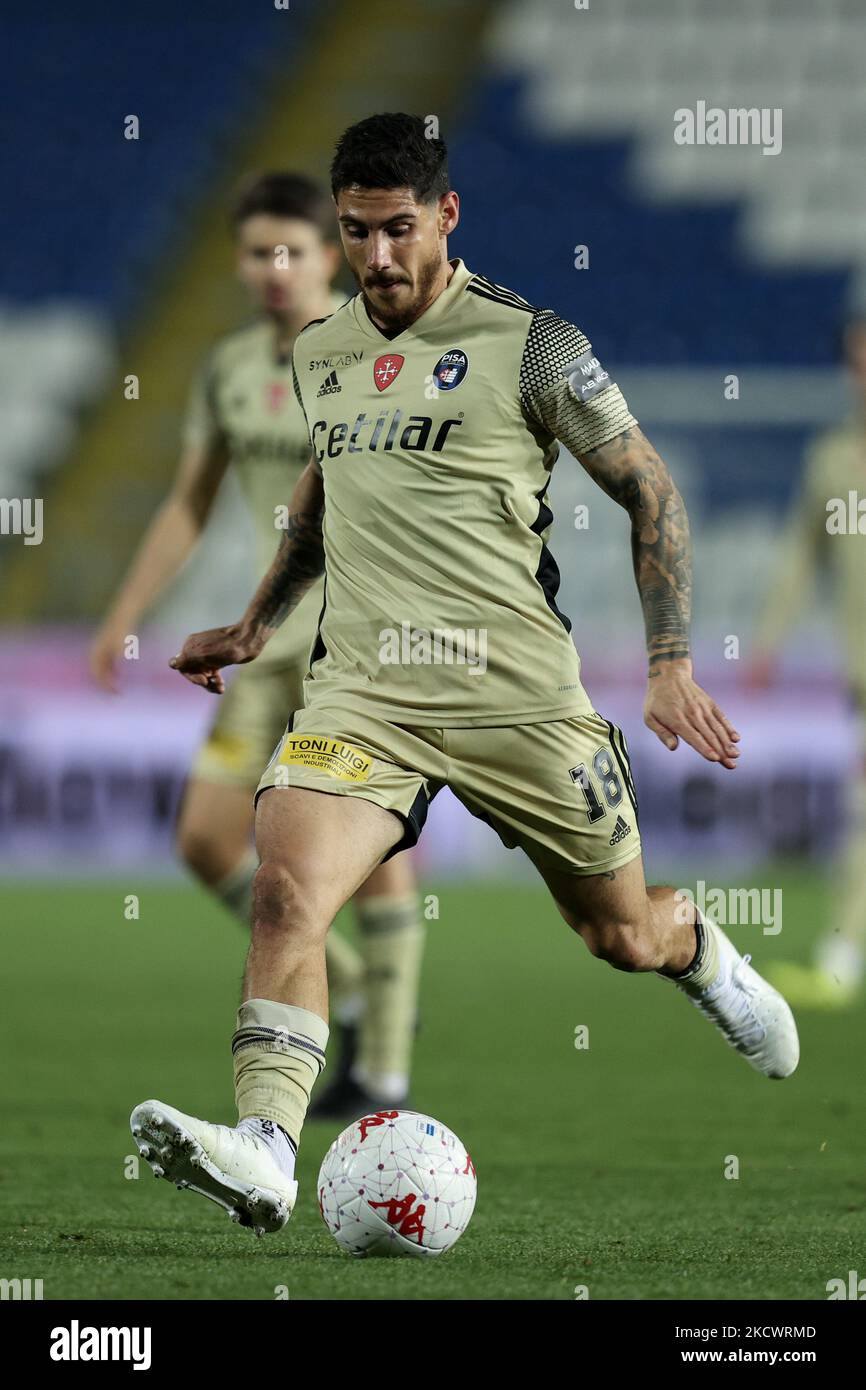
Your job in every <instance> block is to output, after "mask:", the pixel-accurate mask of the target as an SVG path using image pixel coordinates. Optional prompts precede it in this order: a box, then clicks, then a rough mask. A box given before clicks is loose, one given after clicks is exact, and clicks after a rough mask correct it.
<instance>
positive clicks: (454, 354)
mask: <svg viewBox="0 0 866 1390" xmlns="http://www.w3.org/2000/svg"><path fill="white" fill-rule="evenodd" d="M468 371H469V358H468V357H467V356H466V353H465V352H464V351H463V350H462V348H449V350H448V351H447V352H444V353H443V354H442V356H441V357H440V358H439V361H438V362H437V363H436V366H435V367H434V368H433V376H434V378H435V380H436V383H437V385H438V387H439V390H440V391H453V390H454V387H455V386H459V385H460V383H461V381H462V380H463V378H464V377H465V375H466V373H467V372H468Z"/></svg>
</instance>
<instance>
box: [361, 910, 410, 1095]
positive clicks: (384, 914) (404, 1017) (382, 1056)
mask: <svg viewBox="0 0 866 1390" xmlns="http://www.w3.org/2000/svg"><path fill="white" fill-rule="evenodd" d="M355 907H356V910H357V913H358V925H359V928H360V945H361V955H362V957H363V960H364V968H365V969H364V990H365V998H366V1004H365V1008H364V1013H363V1016H362V1018H361V1024H360V1034H359V1047H358V1062H357V1065H356V1067H355V1068H354V1073H353V1074H354V1075H355V1076H356V1079H357V1080H358V1081H360V1082H361V1084H362V1085H364V1086H366V1087H368V1088H369V1089H370V1090H372V1091H374V1092H375V1093H377V1094H378V1095H380V1096H381V1097H382V1098H383V1099H386V1100H387V1099H389V1098H390V1097H391V1096H392V1095H393V1097H394V1099H399V1098H400V1096H401V1095H402V1094H403V1093H404V1092H405V1091H406V1089H407V1088H408V1084H409V1067H410V1060H411V1055H412V1043H413V1040H414V1036H415V1025H416V1019H417V1013H418V982H419V977H420V973H421V957H422V954H423V951H424V937H425V932H424V925H423V922H422V920H421V914H420V909H419V903H418V897H417V895H416V894H414V893H412V894H409V895H407V896H401V897H391V896H385V895H382V896H380V897H376V898H363V899H360V900H359V901H358V902H356V904H355Z"/></svg>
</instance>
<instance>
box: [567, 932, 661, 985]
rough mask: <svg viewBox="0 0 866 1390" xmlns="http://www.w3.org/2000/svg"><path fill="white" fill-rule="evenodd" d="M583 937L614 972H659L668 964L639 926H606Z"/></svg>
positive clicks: (648, 935) (647, 933) (593, 951)
mask: <svg viewBox="0 0 866 1390" xmlns="http://www.w3.org/2000/svg"><path fill="white" fill-rule="evenodd" d="M581 936H582V937H583V939H584V941H585V942H586V944H587V946H588V947H589V949H590V951H591V952H592V954H593V955H594V956H598V958H599V959H600V960H604V961H607V963H608V965H612V966H613V968H614V970H626V971H630V972H636V971H642V970H657V969H658V968H659V966H660V965H663V964H664V961H663V960H658V959H657V956H658V950H657V948H656V943H655V942H654V941H653V939H652V936H651V934H650V933H649V932H648V931H646V930H645V929H644V928H643V926H642V925H640V924H638V923H635V922H620V921H618V920H615V921H613V922H605V923H604V924H603V925H598V924H596V925H594V926H593V927H587V928H584V929H583V930H582V931H581Z"/></svg>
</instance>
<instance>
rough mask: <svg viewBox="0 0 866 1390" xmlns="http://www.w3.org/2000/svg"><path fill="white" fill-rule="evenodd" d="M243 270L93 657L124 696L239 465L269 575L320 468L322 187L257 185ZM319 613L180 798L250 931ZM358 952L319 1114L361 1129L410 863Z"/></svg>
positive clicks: (405, 1019) (336, 964)
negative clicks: (303, 389)
mask: <svg viewBox="0 0 866 1390" xmlns="http://www.w3.org/2000/svg"><path fill="white" fill-rule="evenodd" d="M232 227H233V231H234V237H235V250H236V271H237V275H238V277H239V279H240V280H241V282H242V284H243V285H244V287H245V288H246V290H247V291H248V293H249V296H250V299H251V301H252V303H253V305H254V307H255V309H256V311H257V315H256V318H255V319H254V320H253V322H251V323H249V324H247V325H245V326H243V327H241V328H239V329H238V330H237V331H235V332H232V333H229V334H228V335H227V336H225V337H224V338H222V339H221V340H220V341H219V342H217V344H216V345H215V346H214V348H213V349H212V351H211V353H210V355H209V357H208V359H207V361H206V362H205V364H204V366H203V368H202V369H201V371H200V372H199V374H198V377H197V380H196V382H195V384H194V387H193V390H192V394H191V398H190V401H189V405H188V409H187V414H186V420H185V424H184V428H183V449H182V453H181V458H180V463H179V465H178V469H177V474H176V477H175V479H174V483H173V486H172V488H171V491H170V492H169V494H168V496H167V497H166V499H165V501H164V502H163V504H162V506H161V507H160V508H159V510H158V511H157V513H156V515H155V516H154V518H153V520H152V521H151V523H150V525H149V527H148V529H147V531H146V533H145V535H144V538H143V540H142V541H141V544H140V546H139V549H138V552H137V554H136V556H135V558H134V560H133V562H132V564H131V565H130V567H129V570H128V572H127V574H126V576H125V577H124V579H123V581H122V583H121V584H120V587H119V589H118V592H117V594H116V596H115V598H114V601H113V603H112V605H111V607H110V609H109V612H108V614H107V616H106V617H105V619H104V621H103V623H102V626H101V627H100V629H99V631H98V633H97V635H96V637H95V639H94V641H93V644H92V646H91V651H90V665H91V671H92V674H93V676H94V678H95V679H96V681H97V682H98V683H99V684H100V685H101V686H102V687H103V688H104V689H106V690H110V691H114V692H117V690H118V688H119V687H118V681H117V662H118V660H119V659H120V656H121V654H122V650H123V643H124V639H125V637H126V636H127V634H130V633H134V632H136V631H137V630H138V625H139V623H140V620H141V619H142V617H143V616H144V615H145V613H146V612H147V611H148V609H149V608H150V607H151V605H152V604H153V603H154V602H155V600H156V599H157V598H159V597H160V595H161V594H162V593H163V592H164V590H165V589H166V588H167V586H168V585H169V584H170V583H171V582H172V580H173V579H174V578H175V576H176V575H177V574H178V572H179V571H180V570H181V568H182V566H183V565H184V563H185V562H186V561H187V560H188V559H189V557H190V555H191V553H192V552H193V550H194V549H195V547H196V545H197V543H198V541H199V539H200V538H201V535H202V532H203V531H204V528H205V526H206V525H207V522H208V518H209V516H210V515H211V511H212V507H213V504H214V501H215V499H216V496H217V492H218V490H219V487H220V483H221V482H222V479H223V476H224V474H225V472H226V469H227V467H228V465H229V464H232V465H233V466H234V468H235V470H236V473H237V476H238V478H239V481H240V484H241V487H242V489H243V493H244V496H245V499H246V501H247V503H248V505H249V509H250V512H251V515H252V517H253V521H254V524H255V532H256V542H257V546H256V549H257V557H256V558H257V564H258V567H259V571H260V572H261V573H264V572H265V571H266V570H267V569H268V567H269V565H270V564H271V561H272V560H273V557H274V554H275V550H276V545H277V540H278V537H279V531H278V529H277V527H278V526H279V516H280V508H285V505H286V504H287V503H288V501H289V498H290V497H291V495H292V490H293V488H294V486H295V483H296V481H297V479H298V477H299V476H300V474H301V472H302V471H303V469H304V467H305V466H306V464H307V462H308V459H309V452H310V449H309V439H308V436H307V431H306V426H305V423H304V419H303V416H302V414H301V411H300V409H299V407H298V405H297V402H296V400H295V395H294V391H293V389H292V381H291V353H292V344H293V342H294V339H295V336H296V334H297V333H298V332H299V331H300V330H301V329H302V328H303V327H304V326H305V324H307V323H309V322H310V321H311V320H312V319H317V318H323V317H326V316H327V315H329V314H330V313H331V312H333V310H334V309H335V308H336V307H337V306H338V305H339V304H340V303H342V301H343V298H344V296H343V295H341V294H339V293H338V292H335V291H333V290H332V289H331V282H332V280H333V279H334V276H335V275H336V273H337V270H338V268H339V264H340V252H339V247H338V244H337V242H336V240H335V236H336V223H335V218H334V211H333V206H332V204H331V201H330V199H329V198H328V197H327V196H326V195H325V193H324V192H323V190H322V189H320V188H319V187H318V186H317V185H316V184H315V183H314V182H313V181H312V180H310V179H308V178H306V177H304V176H302V175H298V174H292V173H282V172H280V173H267V174H263V175H261V176H260V177H257V178H255V179H254V180H252V181H251V182H249V183H248V184H247V186H246V187H245V188H244V189H243V191H242V192H241V194H240V196H239V197H238V199H237V202H236V204H235V207H234V209H233V212H232ZM322 603H323V586H322V583H321V581H320V582H317V583H316V584H315V585H314V586H313V588H312V589H311V590H310V592H309V593H308V594H306V595H305V597H304V599H303V601H302V602H301V603H300V604H299V606H298V609H297V611H296V612H295V613H293V614H292V617H291V618H290V619H289V621H287V622H286V623H285V624H284V626H283V627H282V628H281V629H280V633H279V636H278V638H277V639H276V640H275V641H274V642H273V643H272V644H271V646H270V647H269V649H268V654H267V657H266V659H265V660H264V661H257V662H256V663H255V666H249V667H247V668H245V669H244V670H242V671H240V672H238V675H237V678H236V679H235V680H234V681H233V682H232V684H231V686H230V688H229V689H228V691H227V692H226V694H225V695H224V696H223V697H222V698H221V699H220V701H219V707H218V709H217V713H216V718H215V720H214V722H213V725H212V727H211V729H210V733H209V735H208V737H207V739H206V741H205V743H204V744H203V745H202V747H201V748H200V749H199V752H198V754H197V756H196V758H195V761H194V763H193V766H192V769H191V771H190V775H189V779H188V781H187V784H186V788H185V791H184V796H183V801H182V804H181V809H180V815H179V820H178V825H177V849H178V852H179V854H180V857H181V858H182V859H183V861H184V863H185V864H186V865H187V866H188V867H189V868H190V869H191V870H192V872H193V873H194V874H195V875H196V876H197V877H198V879H199V880H200V881H201V882H202V883H203V884H204V885H205V887H206V888H208V889H209V890H210V891H211V892H212V893H213V894H215V896H216V897H218V898H219V899H220V900H221V902H223V903H224V905H225V906H226V907H227V908H228V909H229V910H230V911H231V912H233V913H234V914H235V915H236V916H237V917H238V918H240V919H241V920H242V921H243V922H244V923H248V921H249V912H250V898H251V887H252V879H253V875H254V874H255V871H256V868H257V867H258V858H257V856H256V854H255V851H254V849H253V847H252V843H251V834H252V826H253V793H254V791H255V788H256V786H257V784H258V781H259V778H260V776H261V774H262V770H263V769H264V767H265V765H266V763H267V762H268V759H269V758H270V756H271V754H272V752H273V750H274V748H275V746H276V744H277V743H278V741H279V739H280V738H281V736H282V733H283V731H284V729H285V727H286V723H287V721H288V719H289V717H290V715H291V713H292V711H293V710H296V709H299V708H301V707H302V706H303V703H304V696H303V679H304V675H305V673H306V671H307V669H308V665H309V655H310V649H311V647H312V644H313V641H314V639H315V635H316V626H317V621H318V617H319V613H320V610H321V608H322ZM354 906H355V912H356V915H357V921H358V928H359V950H355V949H354V948H353V947H352V946H351V945H350V944H349V942H348V941H346V940H345V938H344V937H342V936H338V935H337V934H336V933H334V932H331V933H330V936H329V940H328V944H327V968H328V979H329V985H330V989H331V991H332V994H333V999H334V1011H335V1017H336V1019H337V1021H338V1025H339V1026H340V1029H341V1046H340V1053H339V1060H338V1062H337V1066H336V1076H335V1078H334V1080H333V1082H332V1084H331V1086H330V1087H329V1088H328V1089H327V1090H326V1091H325V1092H324V1093H323V1095H322V1097H321V1099H320V1101H319V1104H318V1107H317V1109H316V1112H315V1113H316V1114H318V1115H319V1116H320V1117H322V1118H325V1117H335V1118H336V1117H341V1116H342V1115H344V1114H345V1115H347V1116H348V1117H354V1115H356V1114H357V1113H358V1112H359V1111H362V1110H364V1109H375V1108H376V1107H378V1106H380V1105H389V1106H390V1105H402V1104H405V1102H406V1099H407V1094H408V1080H409V1059H410V1050H411V1041H412V1034H413V1032H414V1026H415V1014H416V999H417V990H418V976H419V969H420V962H421V954H422V950H423V938H424V930H423V926H422V922H421V916H420V912H419V906H418V897H417V893H416V891H415V886H414V881H413V875H412V870H411V867H410V866H409V864H408V862H407V860H406V858H405V857H403V856H401V857H400V858H398V859H393V860H390V861H389V862H388V863H386V864H383V865H381V866H380V867H379V868H378V869H376V871H375V872H374V873H373V874H372V875H371V876H370V878H369V879H368V881H367V882H366V883H365V884H364V885H363V887H362V888H360V889H359V890H358V892H357V894H356V895H355V900H354Z"/></svg>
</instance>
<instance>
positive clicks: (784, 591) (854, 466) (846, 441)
mask: <svg viewBox="0 0 866 1390" xmlns="http://www.w3.org/2000/svg"><path fill="white" fill-rule="evenodd" d="M852 492H853V493H854V494H855V500H854V507H853V511H852V507H851V501H849V493H852ZM863 496H866V424H864V422H863V421H861V420H856V419H854V420H849V421H847V422H846V423H845V424H844V425H841V426H839V427H838V428H836V429H831V430H827V431H826V432H825V433H823V434H821V435H819V436H818V438H817V439H815V440H814V442H813V443H812V446H811V448H810V449H809V452H808V455H807V457H806V466H805V470H804V474H803V481H802V484H801V487H800V492H799V495H798V497H797V500H796V503H795V505H794V508H793V510H792V513H791V516H790V518H789V521H788V526H787V530H786V532H785V535H784V538H783V542H782V551H781V557H780V562H779V567H778V569H777V572H776V578H775V580H774V583H773V587H772V591H771V593H770V595H769V597H768V600H767V604H766V606H765V609H764V613H763V615H762V618H761V621H760V623H759V626H758V630H757V634H756V638H755V645H756V648H757V649H758V650H764V651H767V650H769V651H772V650H774V649H775V648H777V647H778V646H779V644H780V643H781V641H782V638H783V637H784V636H785V634H786V633H787V632H788V631H789V630H790V629H791V628H793V627H794V625H795V624H796V622H797V620H798V618H799V617H800V614H801V612H802V609H803V605H804V603H805V602H806V601H807V600H808V597H809V591H810V589H811V587H812V584H813V581H814V579H815V576H816V574H817V571H818V569H819V568H821V567H826V568H827V569H828V570H829V572H830V574H831V576H832V581H833V604H834V607H835V609H836V613H837V617H838V619H839V624H840V630H841V637H842V640H843V644H844V650H845V660H846V665H847V672H848V681H849V684H850V686H851V690H852V692H853V694H854V696H855V698H856V699H857V700H858V701H859V703H860V704H861V706H862V707H863V708H864V709H866V621H864V616H863V613H864V595H866V543H864V537H863V535H862V534H861V533H860V531H859V524H860V522H859V518H858V517H857V516H856V498H859V497H863ZM828 504H830V511H828ZM831 513H832V518H831ZM837 514H838V515H841V516H842V517H843V525H842V526H841V527H840V526H839V525H838V523H837V521H836V516H837ZM828 520H830V521H831V528H834V529H835V530H836V531H837V532H838V533H837V534H833V533H832V530H828ZM852 521H853V523H854V524H853V525H850V524H849V523H850V522H852ZM863 526H864V530H866V519H864V521H863Z"/></svg>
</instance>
